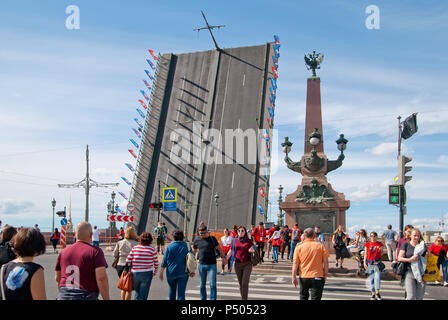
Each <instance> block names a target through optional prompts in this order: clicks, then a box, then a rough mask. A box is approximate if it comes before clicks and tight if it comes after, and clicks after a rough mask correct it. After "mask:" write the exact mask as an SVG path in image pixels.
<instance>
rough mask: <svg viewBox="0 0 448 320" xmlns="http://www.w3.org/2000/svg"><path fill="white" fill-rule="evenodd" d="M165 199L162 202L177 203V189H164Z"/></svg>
mask: <svg viewBox="0 0 448 320" xmlns="http://www.w3.org/2000/svg"><path fill="white" fill-rule="evenodd" d="M162 191H163V197H162V202H176V201H177V188H162Z"/></svg>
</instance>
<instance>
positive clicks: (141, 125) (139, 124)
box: [134, 118, 143, 129]
mask: <svg viewBox="0 0 448 320" xmlns="http://www.w3.org/2000/svg"><path fill="white" fill-rule="evenodd" d="M134 120H135V122H137V124H138V126H139V127H140V128H142V129H143V124H141V122H140V121H138V119H137V118H134Z"/></svg>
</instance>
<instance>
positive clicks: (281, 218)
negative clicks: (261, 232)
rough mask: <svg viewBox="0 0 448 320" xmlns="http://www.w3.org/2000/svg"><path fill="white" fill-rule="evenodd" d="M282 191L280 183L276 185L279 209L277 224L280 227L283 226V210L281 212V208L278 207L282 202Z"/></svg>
mask: <svg viewBox="0 0 448 320" xmlns="http://www.w3.org/2000/svg"><path fill="white" fill-rule="evenodd" d="M282 192H283V187H282V186H281V185H280V186H279V187H278V193H279V196H278V200H277V201H278V209H279V213H278V225H279V226H280V227H283V212H282V208H281V207H280V205H281V203H282V202H283V198H282Z"/></svg>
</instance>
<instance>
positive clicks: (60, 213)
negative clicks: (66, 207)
mask: <svg viewBox="0 0 448 320" xmlns="http://www.w3.org/2000/svg"><path fill="white" fill-rule="evenodd" d="M56 214H57V215H58V216H59V217H61V218H65V211H58V212H56Z"/></svg>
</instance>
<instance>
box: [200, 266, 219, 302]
mask: <svg viewBox="0 0 448 320" xmlns="http://www.w3.org/2000/svg"><path fill="white" fill-rule="evenodd" d="M216 269H217V268H216V264H199V267H198V270H199V280H200V288H201V289H200V292H201V300H207V290H206V288H205V286H206V284H207V273H208V281H209V282H210V300H216Z"/></svg>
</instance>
